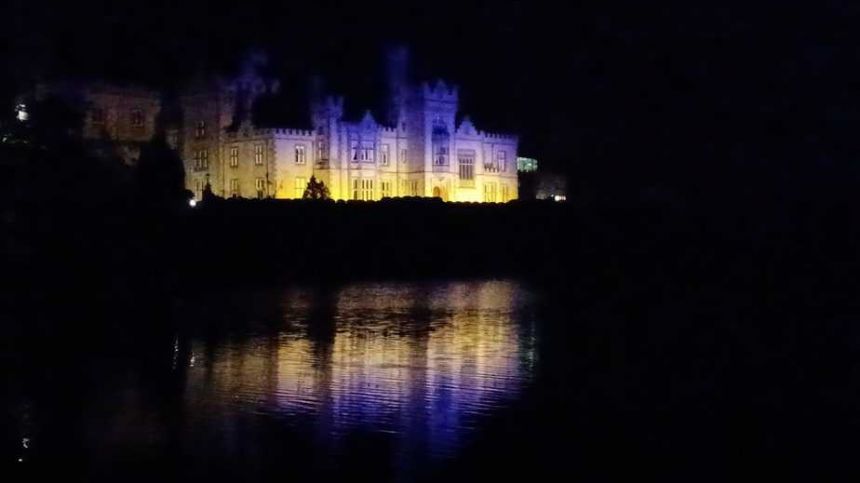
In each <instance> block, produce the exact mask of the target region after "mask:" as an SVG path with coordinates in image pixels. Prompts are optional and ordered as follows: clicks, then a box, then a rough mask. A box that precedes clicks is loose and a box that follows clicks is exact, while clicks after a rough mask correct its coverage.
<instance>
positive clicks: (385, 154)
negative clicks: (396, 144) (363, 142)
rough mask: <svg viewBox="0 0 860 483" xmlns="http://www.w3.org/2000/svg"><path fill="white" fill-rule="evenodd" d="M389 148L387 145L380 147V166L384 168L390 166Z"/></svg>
mask: <svg viewBox="0 0 860 483" xmlns="http://www.w3.org/2000/svg"><path fill="white" fill-rule="evenodd" d="M389 153H390V150H389V146H388V145H387V144H383V145H381V146H380V147H379V164H380V165H382V166H388V158H389Z"/></svg>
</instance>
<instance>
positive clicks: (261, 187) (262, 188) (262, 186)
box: [254, 178, 266, 200]
mask: <svg viewBox="0 0 860 483" xmlns="http://www.w3.org/2000/svg"><path fill="white" fill-rule="evenodd" d="M254 188H255V189H256V190H257V199H260V200H261V199H263V196H265V194H266V180H264V179H263V178H257V179H255V180H254Z"/></svg>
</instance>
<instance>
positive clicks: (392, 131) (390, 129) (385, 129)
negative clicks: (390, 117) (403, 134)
mask: <svg viewBox="0 0 860 483" xmlns="http://www.w3.org/2000/svg"><path fill="white" fill-rule="evenodd" d="M380 129H381V130H382V132H383V133H384V134H397V128H396V127H388V126H381V127H380Z"/></svg>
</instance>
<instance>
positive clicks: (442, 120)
mask: <svg viewBox="0 0 860 483" xmlns="http://www.w3.org/2000/svg"><path fill="white" fill-rule="evenodd" d="M458 99H459V97H458V92H457V87H455V86H448V85H447V84H445V82H443V81H441V80H437V81H436V82H435V83H433V84H430V83H427V82H425V83H422V84H421V85H420V86H418V87H416V88H415V89H414V90H413V93H412V96H411V102H410V106H409V109H408V112H409V118H408V121H407V131H408V136H409V145H410V146H409V148H410V151H411V153H412V156H411V157H410V160H409V161H410V167H411V168H412V169H413V170H415V171H422V172H424V173H426V174H427V178H426V179H425V180H424V183H425V185H426V186H430V180H429V176H430V174H431V173H433V172H434V171H435V172H441V171H443V170H448V169H449V168H450V166H451V163H450V156H451V149H452V147H453V146H452V140H453V134H454V132H455V131H456V127H455V125H454V121H455V118H456V115H457V107H458Z"/></svg>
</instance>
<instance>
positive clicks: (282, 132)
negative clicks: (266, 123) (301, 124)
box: [272, 128, 316, 137]
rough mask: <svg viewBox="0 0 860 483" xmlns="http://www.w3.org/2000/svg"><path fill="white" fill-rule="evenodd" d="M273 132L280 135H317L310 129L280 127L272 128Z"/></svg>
mask: <svg viewBox="0 0 860 483" xmlns="http://www.w3.org/2000/svg"><path fill="white" fill-rule="evenodd" d="M272 132H273V133H274V134H275V135H279V136H299V137H313V136H315V135H316V134H315V133H314V131H313V130H308V129H289V128H280V129H272Z"/></svg>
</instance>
